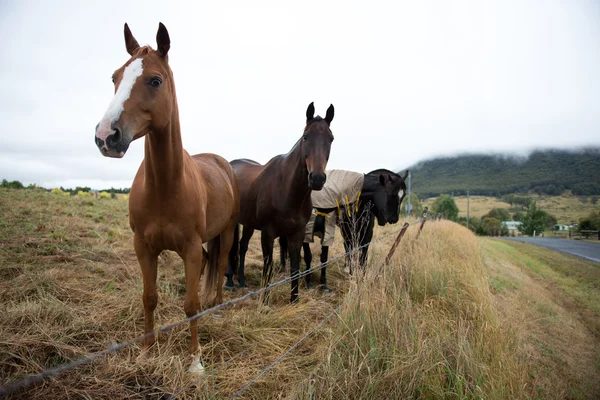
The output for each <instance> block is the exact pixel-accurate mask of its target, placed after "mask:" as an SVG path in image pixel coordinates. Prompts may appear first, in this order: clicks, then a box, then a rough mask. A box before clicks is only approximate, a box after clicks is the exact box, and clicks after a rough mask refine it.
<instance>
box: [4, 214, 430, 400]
mask: <svg viewBox="0 0 600 400" xmlns="http://www.w3.org/2000/svg"><path fill="white" fill-rule="evenodd" d="M426 219H427V218H423V219H420V220H417V221H415V222H413V223H411V224H408V223H405V224H404V226H403V227H402V228H401V229H399V230H395V231H392V232H389V233H387V234H384V235H381V236H379V237H377V238H376V239H372V240H371V241H369V242H368V243H365V244H363V245H358V246H356V247H353V248H352V249H351V250H349V251H346V252H345V253H343V254H341V255H339V256H336V257H334V258H332V259H330V260H327V261H326V262H323V263H320V264H318V265H316V266H315V267H312V268H310V269H307V270H305V271H303V272H299V273H297V274H295V275H293V276H288V277H285V278H283V279H281V280H279V281H277V282H274V283H270V284H269V285H267V286H265V287H262V288H260V289H257V290H254V291H249V292H248V293H246V294H244V295H243V296H240V297H236V298H234V299H231V300H228V301H226V302H223V303H221V304H218V305H215V306H213V307H210V308H207V309H206V310H203V311H200V312H198V313H196V314H195V315H193V316H191V317H187V318H185V319H182V320H179V321H177V322H174V323H171V324H168V325H164V326H161V327H160V328H158V329H155V330H153V331H151V332H147V333H144V334H142V335H139V336H136V337H134V338H131V339H129V340H126V341H124V342H121V343H118V344H111V345H110V346H108V347H107V348H106V349H105V350H102V351H98V352H95V353H92V354H88V355H86V356H84V357H81V358H79V359H77V360H75V361H72V362H69V363H66V364H63V365H60V366H58V367H55V368H51V369H46V370H44V371H42V372H40V373H38V374H35V375H31V376H28V377H26V378H24V379H21V380H19V381H16V382H11V383H9V384H7V385H4V386H2V387H0V397H5V396H8V395H11V394H13V393H15V392H17V391H20V390H24V389H26V388H28V387H30V386H32V385H35V384H38V383H41V382H43V381H44V380H46V379H48V378H50V377H53V376H57V375H59V374H61V373H63V372H66V371H69V370H71V369H74V368H77V367H79V366H81V365H84V364H89V363H91V362H93V361H95V360H97V359H99V358H102V357H105V356H108V355H110V354H112V353H115V352H117V351H120V350H122V349H125V348H127V347H129V346H132V345H134V344H136V343H138V342H141V341H143V340H144V339H146V338H148V337H151V336H152V335H158V334H159V333H166V332H170V331H172V330H173V329H174V328H176V327H178V326H181V325H183V324H186V323H190V322H192V321H194V320H196V319H199V318H202V317H204V316H206V315H209V314H211V313H213V312H215V311H218V310H222V309H225V308H228V307H231V306H233V305H235V304H238V303H241V302H243V301H245V300H247V299H249V298H251V297H254V296H258V295H260V294H261V293H265V292H268V291H271V290H273V289H275V288H276V287H279V286H281V285H284V284H286V283H289V282H291V281H292V280H295V279H300V278H302V277H304V276H306V275H309V274H311V273H313V272H316V271H319V270H321V269H323V268H325V267H327V266H328V265H330V264H333V263H335V262H337V261H339V260H342V259H346V257H348V256H350V255H352V254H353V253H355V252H357V251H359V250H361V249H363V248H364V247H368V246H370V245H371V244H374V243H377V242H379V241H381V240H383V239H385V238H388V237H390V236H393V235H394V234H398V233H399V237H400V235H403V232H405V231H406V228H408V226H412V225H415V224H417V223H421V228H420V229H419V233H420V231H421V229H422V228H423V224H424V223H425V220H426ZM434 219H437V218H434ZM400 239H401V237H400ZM398 241H399V239H398V238H397V239H396V242H398ZM394 250H395V247H392V249H391V250H390V253H389V254H388V257H386V263H387V262H388V259H389V258H391V254H393V251H394ZM386 263H384V264H383V265H385V264H386ZM383 265H382V267H383ZM382 267H381V268H382ZM358 289H359V286H357V288H356V289H355V290H354V291H353V292H352V293H351V294H350V295H348V296H347V298H346V299H345V300H344V301H343V302H342V303H341V304H340V305H339V306H338V307H337V308H336V309H335V310H334V311H332V312H331V313H330V314H328V315H327V316H326V317H325V319H323V320H321V321H320V322H319V323H318V324H317V325H316V326H315V327H314V328H313V329H312V330H310V331H309V332H308V333H307V334H306V335H305V336H303V337H302V338H301V339H300V340H299V341H298V342H296V343H295V344H294V345H293V346H292V347H290V348H289V349H288V350H287V351H286V352H284V353H283V354H282V355H281V356H280V357H278V358H277V359H276V360H275V361H273V362H272V363H271V364H270V365H269V366H267V367H266V368H265V370H263V371H261V373H260V374H259V375H257V376H256V377H254V378H253V379H252V380H251V381H249V382H248V383H247V384H246V385H245V386H244V387H242V388H240V390H238V393H241V392H242V391H244V390H246V389H247V388H248V387H250V386H251V385H252V384H253V383H254V382H256V380H258V379H259V378H260V376H262V375H264V374H265V373H266V372H268V370H270V369H271V368H273V367H274V366H275V365H276V364H277V363H278V362H279V361H281V360H282V359H283V358H284V357H285V356H286V355H288V354H289V353H291V352H292V351H293V350H294V349H295V348H296V347H298V346H299V345H300V343H301V342H302V341H304V340H305V339H306V338H308V337H309V336H310V335H311V334H312V333H314V332H316V331H317V330H318V329H319V328H320V327H321V326H323V325H324V324H325V322H327V321H328V320H329V319H330V318H332V317H333V316H334V315H337V312H338V311H339V310H340V309H341V307H342V306H343V305H344V304H346V303H347V302H348V300H349V299H350V298H351V297H352V296H353V295H354V294H355V292H356V291H357V290H358ZM257 344H258V343H257ZM257 344H255V346H256V345H257ZM253 347H254V346H251V347H250V348H248V349H246V350H244V351H242V352H241V353H245V352H247V351H249V350H250V349H251V348H253ZM239 356H241V354H238V355H236V356H235V357H234V358H232V359H231V360H229V361H228V362H227V363H226V364H225V365H229V364H230V363H231V362H233V359H236V358H239ZM225 365H223V366H221V367H219V368H223V367H224V366H225ZM191 386H193V384H192V385H189V386H188V387H185V388H184V389H183V390H180V391H179V392H177V393H176V395H177V396H178V395H181V394H182V393H183V392H184V391H185V390H187V389H189V388H190V387H191ZM237 395H238V394H236V395H235V396H237ZM173 396H175V395H172V396H171V397H170V398H175V397H173ZM235 396H234V397H235Z"/></svg>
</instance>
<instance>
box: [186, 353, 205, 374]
mask: <svg viewBox="0 0 600 400" xmlns="http://www.w3.org/2000/svg"><path fill="white" fill-rule="evenodd" d="M188 372H189V373H191V374H194V375H198V376H200V375H204V366H203V365H202V363H201V362H200V356H194V357H193V358H192V365H190V367H189V368H188Z"/></svg>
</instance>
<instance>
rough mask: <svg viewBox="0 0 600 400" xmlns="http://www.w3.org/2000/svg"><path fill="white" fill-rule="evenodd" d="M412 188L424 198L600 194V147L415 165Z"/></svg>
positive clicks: (479, 156)
mask: <svg viewBox="0 0 600 400" xmlns="http://www.w3.org/2000/svg"><path fill="white" fill-rule="evenodd" d="M411 174H412V189H413V190H414V191H415V192H416V193H417V194H418V195H419V196H420V197H421V198H426V197H433V196H438V195H439V194H442V193H451V192H454V194H455V195H461V194H465V193H466V191H467V190H469V191H470V193H471V194H473V195H484V196H498V195H503V194H509V193H518V192H528V191H531V190H533V191H536V192H538V193H543V194H549V195H559V194H561V193H562V192H563V191H564V190H572V191H573V194H576V195H596V194H600V180H599V178H598V177H599V176H600V148H588V149H584V150H580V151H577V152H574V151H564V150H544V151H535V152H533V153H531V154H530V155H529V157H527V158H526V159H525V158H518V157H511V156H498V155H483V154H472V155H461V156H455V157H447V158H435V159H432V160H427V161H423V162H421V163H418V164H416V165H414V166H412V167H411Z"/></svg>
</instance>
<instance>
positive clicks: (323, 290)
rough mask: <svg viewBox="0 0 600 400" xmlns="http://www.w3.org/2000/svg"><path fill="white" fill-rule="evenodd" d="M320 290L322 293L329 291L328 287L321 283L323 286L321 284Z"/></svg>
mask: <svg viewBox="0 0 600 400" xmlns="http://www.w3.org/2000/svg"><path fill="white" fill-rule="evenodd" d="M321 292H323V293H329V292H330V290H329V288H328V287H327V285H323V286H321Z"/></svg>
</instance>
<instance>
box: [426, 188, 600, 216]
mask: <svg viewBox="0 0 600 400" xmlns="http://www.w3.org/2000/svg"><path fill="white" fill-rule="evenodd" d="M530 197H531V198H533V199H534V200H535V201H536V202H537V205H538V207H539V208H541V209H543V210H544V211H546V212H548V213H550V214H552V215H554V216H555V217H556V218H557V220H558V222H559V223H561V224H572V223H575V222H579V218H581V217H584V216H587V215H588V214H589V213H590V212H591V211H592V210H598V211H600V202H598V203H596V204H595V205H594V204H592V202H591V200H590V199H591V197H587V196H574V195H572V194H570V192H566V193H565V194H563V195H561V196H545V195H544V196H537V195H535V194H534V195H530ZM434 201H435V198H431V199H426V200H425V201H424V202H423V204H424V205H425V206H429V207H430V209H431V206H432V204H433V202H434ZM454 201H455V202H456V205H457V207H458V210H459V213H458V216H459V217H466V216H467V198H466V196H456V197H454ZM469 202H470V215H471V216H472V217H482V216H483V215H485V214H487V213H488V212H489V211H490V210H491V209H492V208H506V209H509V210H510V211H511V212H512V213H514V212H517V211H520V212H525V210H522V209H520V208H519V207H516V208H513V207H511V205H510V204H508V203H505V202H503V201H500V200H498V199H497V198H495V197H487V196H470V199H469Z"/></svg>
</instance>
